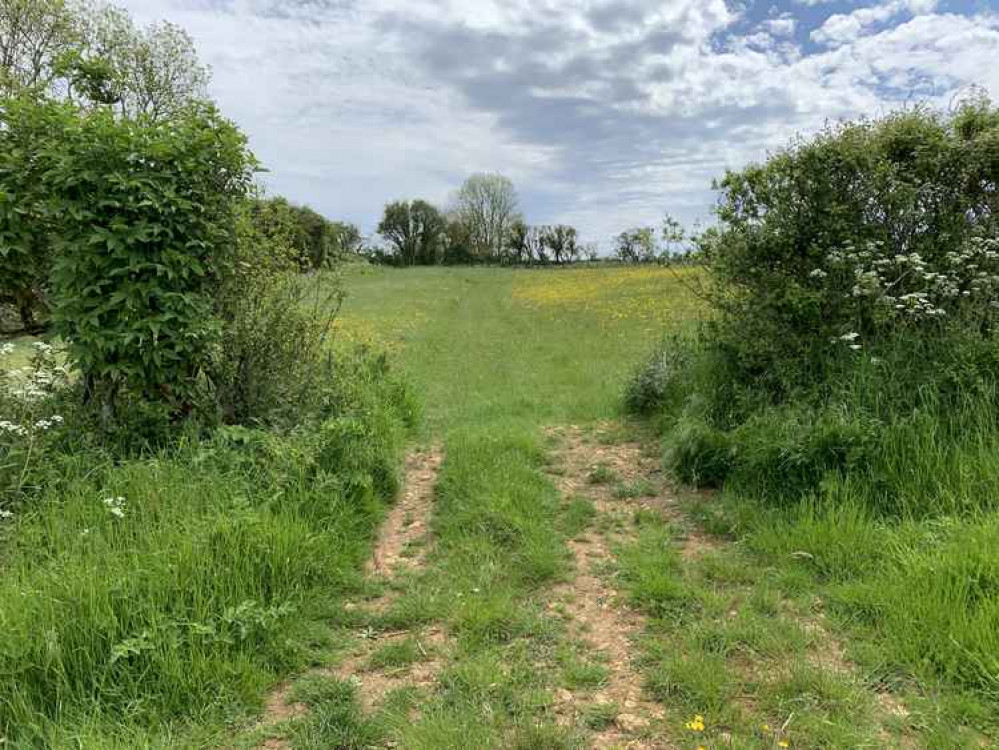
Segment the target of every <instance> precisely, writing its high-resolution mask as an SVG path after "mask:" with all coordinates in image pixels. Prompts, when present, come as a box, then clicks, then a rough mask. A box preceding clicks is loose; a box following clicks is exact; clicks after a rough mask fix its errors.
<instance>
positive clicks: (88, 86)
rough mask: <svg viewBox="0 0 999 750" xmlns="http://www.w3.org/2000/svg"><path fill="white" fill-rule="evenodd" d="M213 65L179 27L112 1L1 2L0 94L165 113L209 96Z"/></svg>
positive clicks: (157, 115) (130, 113)
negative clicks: (146, 19)
mask: <svg viewBox="0 0 999 750" xmlns="http://www.w3.org/2000/svg"><path fill="white" fill-rule="evenodd" d="M208 81H209V73H208V69H207V68H206V67H205V66H204V65H202V64H201V63H200V62H199V61H198V56H197V53H196V52H195V49H194V43H193V42H192V40H191V37H190V36H189V35H188V34H187V32H185V31H184V30H183V29H182V28H180V27H179V26H175V25H174V24H171V23H166V22H163V23H159V24H154V25H152V26H149V27H147V28H145V29H142V28H138V27H136V26H135V24H134V22H133V21H132V19H131V17H130V16H129V15H128V13H127V12H126V11H124V10H122V9H120V8H115V7H113V6H108V5H95V4H91V3H86V2H72V3H70V2H67V0H3V1H2V2H0V94H2V95H5V96H11V95H14V94H16V93H18V92H22V91H25V90H32V91H34V92H36V93H39V94H46V95H50V96H55V97H56V98H61V99H68V100H70V101H71V102H73V103H75V104H79V105H84V106H88V107H95V106H110V107H113V108H114V109H115V111H116V112H117V113H118V114H119V115H121V116H123V117H137V116H139V115H143V116H146V117H149V118H150V119H152V120H156V121H161V120H164V119H167V118H169V117H171V116H173V115H175V114H177V113H178V112H179V111H180V110H182V109H184V108H185V107H187V106H189V105H191V104H192V103H194V102H199V101H204V100H205V99H206V98H207V87H208Z"/></svg>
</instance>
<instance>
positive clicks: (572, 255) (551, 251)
mask: <svg viewBox="0 0 999 750" xmlns="http://www.w3.org/2000/svg"><path fill="white" fill-rule="evenodd" d="M377 232H378V235H379V236H380V237H381V239H382V241H383V245H382V246H381V247H373V248H370V249H369V250H368V251H367V255H368V257H369V258H371V259H372V260H374V261H376V262H380V263H386V264H391V265H399V266H415V265H455V264H474V263H501V264H519V265H527V264H544V265H546V264H549V263H556V264H563V263H571V262H573V261H575V260H579V259H580V258H582V257H595V256H596V251H595V249H594V248H592V247H584V246H583V245H581V244H580V242H579V234H578V232H577V231H576V229H575V227H571V226H567V225H564V224H557V225H546V226H530V225H528V224H527V223H526V222H525V221H524V217H523V214H522V213H521V212H520V206H519V200H518V197H517V191H516V189H515V188H514V186H513V182H512V181H511V180H510V179H509V178H508V177H504V176H503V175H500V174H474V175H472V176H471V177H469V178H468V179H467V180H466V181H465V182H464V184H463V185H462V186H461V188H460V189H459V190H458V191H457V193H456V194H455V196H454V199H453V201H452V205H451V206H450V207H449V208H448V209H446V210H441V209H439V208H438V207H436V206H434V205H433V204H432V203H429V202H428V201H425V200H400V201H393V202H392V203H389V204H388V205H386V206H385V210H384V212H383V214H382V218H381V221H380V222H379V223H378V228H377Z"/></svg>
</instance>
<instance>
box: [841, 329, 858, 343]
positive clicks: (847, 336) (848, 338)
mask: <svg viewBox="0 0 999 750" xmlns="http://www.w3.org/2000/svg"><path fill="white" fill-rule="evenodd" d="M858 336H860V334H859V333H857V332H856V331H850V333H844V334H843V335H842V336H840V337H839V340H840V341H853V340H855V339H856V338H857V337H858Z"/></svg>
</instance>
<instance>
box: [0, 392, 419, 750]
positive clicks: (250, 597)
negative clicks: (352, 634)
mask: <svg viewBox="0 0 999 750" xmlns="http://www.w3.org/2000/svg"><path fill="white" fill-rule="evenodd" d="M380 387H381V386H379V385H378V384H377V383H365V382H364V381H363V380H361V379H352V382H351V391H350V393H346V392H343V393H340V397H341V399H342V401H341V405H342V408H343V411H342V413H341V414H340V416H338V417H336V418H332V419H328V420H326V421H325V422H323V423H322V425H319V426H314V427H313V428H312V429H300V430H298V431H296V432H294V433H292V434H284V435H282V434H277V433H273V432H266V431H263V430H250V429H243V428H232V429H222V430H219V431H217V432H216V433H215V435H214V436H213V437H212V438H210V439H193V438H190V437H189V438H186V439H183V440H181V442H180V444H179V445H177V446H174V447H172V448H171V449H169V450H163V451H161V452H160V453H157V454H155V455H152V456H148V457H145V458H139V459H132V460H125V461H114V460H112V459H111V458H110V457H107V456H105V455H104V454H102V453H101V452H100V451H98V450H96V449H94V448H93V447H88V446H86V444H83V443H79V444H78V443H74V442H72V441H73V440H74V439H75V436H74V435H71V434H68V432H67V434H66V435H64V436H63V439H64V440H67V441H69V443H68V445H69V446H70V447H71V448H75V449H74V450H70V449H65V448H64V449H63V450H62V452H59V451H53V452H52V453H51V454H49V455H46V456H45V460H44V461H43V462H41V463H40V464H39V465H38V466H37V467H36V469H35V470H34V472H33V474H32V479H33V481H37V482H38V484H39V486H40V487H41V489H40V490H38V491H37V492H35V493H34V494H33V495H32V496H31V497H30V498H29V501H28V502H20V503H16V504H14V505H13V506H11V507H13V509H14V510H13V513H14V516H13V519H11V520H8V521H5V522H4V525H3V527H2V528H0V534H2V535H3V543H4V559H3V566H4V575H3V578H2V579H0V630H2V632H3V633H4V637H3V639H2V640H0V736H2V737H4V738H5V741H6V742H7V743H8V745H9V746H11V747H17V748H35V747H39V748H62V747H67V748H68V747H77V746H79V745H77V744H75V743H76V739H74V738H76V737H79V736H83V737H86V738H87V739H86V741H85V742H84V744H83V746H86V747H95V748H104V747H119V746H122V747H158V746H171V747H178V746H187V745H188V744H191V745H203V744H205V743H206V742H207V741H206V740H204V739H203V738H204V737H205V736H215V735H219V734H220V732H222V730H223V726H224V724H225V722H227V721H234V720H237V719H239V718H241V717H245V716H247V715H248V714H250V713H252V712H255V711H256V710H257V709H258V708H259V706H260V703H261V700H262V697H263V695H264V693H265V692H266V690H267V689H268V688H269V687H270V686H271V685H272V684H273V683H274V682H275V681H276V680H278V679H279V678H280V677H281V676H283V675H285V674H287V673H288V672H289V671H292V670H294V669H297V668H300V667H301V666H303V665H305V664H308V663H310V662H311V661H313V660H314V659H316V658H319V657H320V656H321V654H322V653H323V652H324V651H326V650H328V649H329V648H330V645H331V644H330V640H329V629H328V627H324V626H323V625H322V623H323V621H325V620H327V619H330V618H331V616H333V615H334V614H335V613H336V612H337V611H338V610H339V608H340V604H341V602H342V600H343V597H345V596H346V595H348V594H351V593H353V592H354V591H356V590H358V588H359V585H360V573H359V571H360V568H361V565H362V563H363V562H364V560H366V559H367V556H368V552H369V547H370V541H371V538H372V533H373V530H374V529H375V527H376V526H377V524H378V523H379V521H380V520H381V518H382V517H383V511H384V501H385V500H386V498H387V497H388V496H390V495H391V494H392V493H393V492H394V490H395V487H396V482H397V479H396V476H395V472H396V470H397V462H398V460H399V457H400V456H399V451H400V449H401V447H402V445H401V442H402V438H403V423H402V419H403V415H402V414H401V413H400V411H399V410H398V408H399V407H400V406H402V405H400V404H393V403H391V401H390V398H391V396H390V395H389V393H387V392H380V391H379V388H380ZM109 497H112V498H118V497H121V498H124V501H123V504H122V505H121V506H120V507H121V508H122V511H123V512H122V513H121V514H120V516H116V515H115V514H114V513H112V512H111V508H110V507H109V506H108V505H107V504H106V503H105V499H106V498H109ZM198 738H201V739H198ZM209 744H210V743H209Z"/></svg>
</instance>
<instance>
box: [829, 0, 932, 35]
mask: <svg viewBox="0 0 999 750" xmlns="http://www.w3.org/2000/svg"><path fill="white" fill-rule="evenodd" d="M936 6H937V0H891V1H890V2H885V3H881V4H879V5H873V6H871V7H867V8H858V9H857V10H855V11H853V12H852V13H837V14H835V15H832V16H829V18H827V19H826V21H825V23H823V24H822V26H820V27H819V28H818V29H816V30H815V31H813V32H812V34H811V37H812V41H814V42H816V43H817V44H826V45H836V44H846V43H847V42H851V41H854V40H856V39H858V38H859V37H861V36H863V35H864V34H865V33H867V32H869V31H870V30H871V29H872V28H874V27H875V26H877V25H878V24H881V23H884V22H886V21H889V20H891V19H892V18H895V17H896V16H898V15H900V14H902V13H911V14H913V15H920V14H923V13H930V12H932V11H933V10H935V9H936Z"/></svg>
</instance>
